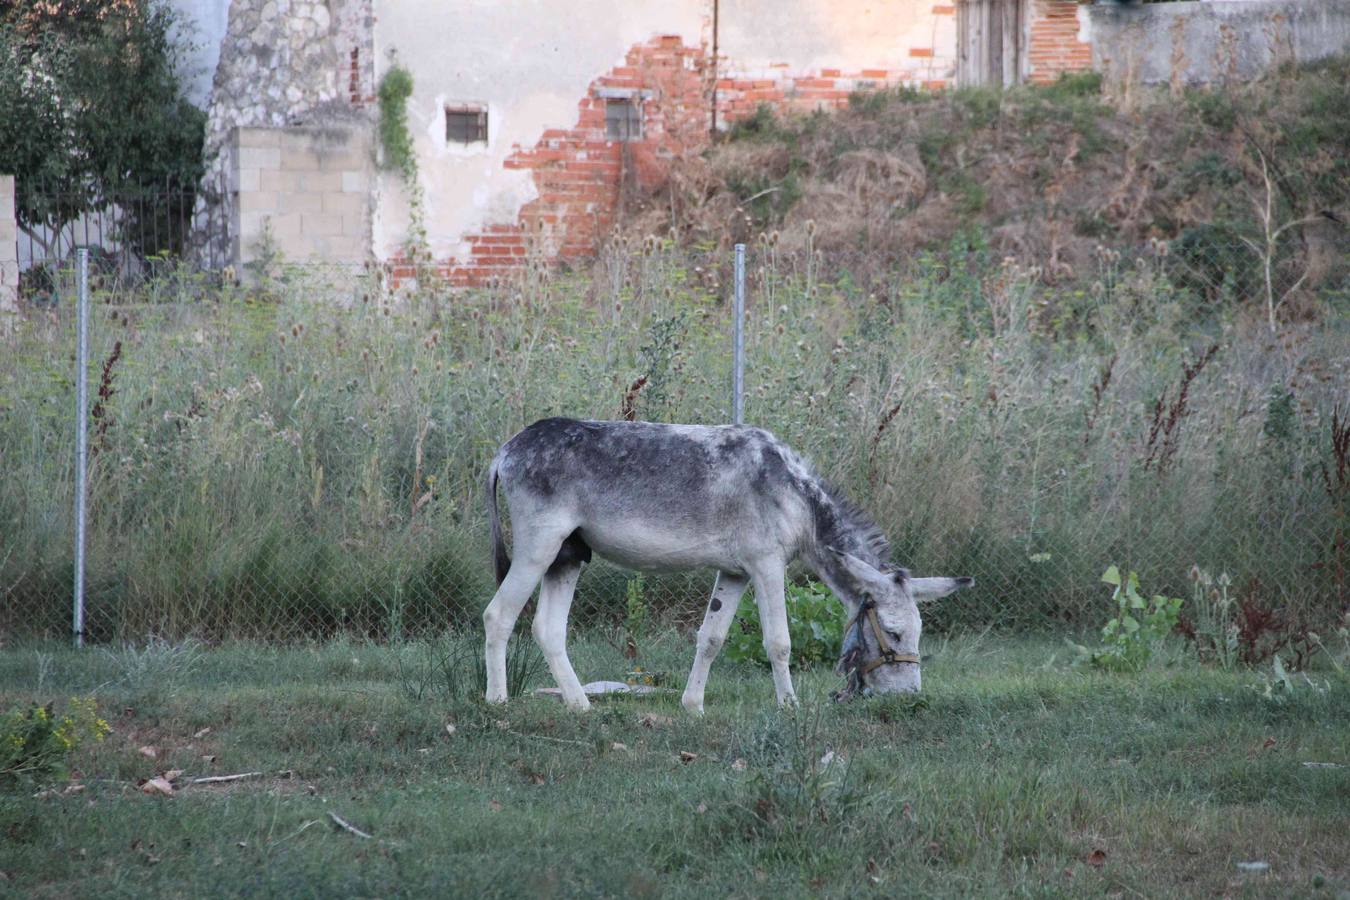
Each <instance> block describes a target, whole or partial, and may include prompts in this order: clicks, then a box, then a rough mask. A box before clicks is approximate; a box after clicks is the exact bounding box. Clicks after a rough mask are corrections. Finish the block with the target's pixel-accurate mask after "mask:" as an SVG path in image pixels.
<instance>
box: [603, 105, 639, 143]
mask: <svg viewBox="0 0 1350 900" xmlns="http://www.w3.org/2000/svg"><path fill="white" fill-rule="evenodd" d="M605 136H606V137H608V138H609V139H610V140H611V141H640V140H642V107H640V106H638V102H637V100H636V99H633V100H606V101H605Z"/></svg>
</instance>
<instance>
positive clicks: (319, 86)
mask: <svg viewBox="0 0 1350 900" xmlns="http://www.w3.org/2000/svg"><path fill="white" fill-rule="evenodd" d="M373 27H374V20H373V16H372V12H371V0H314V2H309V0H233V2H232V3H231V5H230V13H229V24H228V26H227V29H226V35H225V39H224V41H223V43H222V44H221V47H220V60H219V62H218V63H217V65H216V71H215V77H214V79H213V82H212V88H211V103H210V108H209V110H208V113H207V127H206V144H205V147H204V154H205V157H206V159H207V161H208V162H207V164H208V168H207V173H206V176H205V177H204V178H203V180H202V191H201V192H200V195H199V198H198V201H197V210H196V219H197V222H198V228H199V233H200V234H201V235H203V238H202V240H205V239H206V238H205V235H207V234H211V233H215V234H216V235H217V237H216V240H217V241H218V242H219V244H220V246H217V247H216V248H215V250H216V252H215V254H214V255H215V256H216V257H217V258H220V257H223V256H225V255H226V253H227V252H228V248H229V247H230V246H231V245H233V246H238V245H239V241H240V238H241V237H242V236H241V235H238V234H226V233H225V232H224V231H223V230H220V229H211V228H208V227H207V220H208V216H209V213H210V210H209V209H208V207H210V206H213V205H219V204H225V205H226V206H228V204H229V202H231V198H230V197H222V196H220V191H219V190H218V189H216V187H215V186H216V185H217V184H219V183H220V179H221V176H222V175H223V174H224V173H225V172H226V169H227V164H226V159H225V157H226V154H225V153H224V152H223V151H225V149H226V146H227V143H228V142H229V141H230V140H231V135H232V134H233V133H234V131H235V129H238V128H282V127H286V126H290V125H338V126H340V125H343V124H344V123H354V122H359V121H365V120H366V119H367V114H366V112H365V110H364V107H365V103H366V101H367V100H368V98H370V97H372V96H373V95H374V91H375V88H374V67H373V55H372V51H371V46H372V38H371V34H372V29H373ZM354 101H355V102H354ZM235 223H237V220H235ZM236 227H237V225H236ZM209 255H211V254H207V253H203V256H204V257H206V256H209Z"/></svg>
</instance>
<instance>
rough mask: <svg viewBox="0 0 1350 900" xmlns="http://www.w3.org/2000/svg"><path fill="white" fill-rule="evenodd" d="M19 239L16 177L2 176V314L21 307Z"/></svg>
mask: <svg viewBox="0 0 1350 900" xmlns="http://www.w3.org/2000/svg"><path fill="white" fill-rule="evenodd" d="M18 238H19V222H18V219H16V218H15V216H14V176H13V175H0V312H11V311H13V310H14V309H16V308H17V307H18V305H19V245H18Z"/></svg>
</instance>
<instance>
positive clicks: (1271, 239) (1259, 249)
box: [1240, 141, 1321, 334]
mask: <svg viewBox="0 0 1350 900" xmlns="http://www.w3.org/2000/svg"><path fill="white" fill-rule="evenodd" d="M1252 148H1253V149H1254V150H1255V151H1256V155H1257V158H1258V159H1260V161H1261V182H1262V184H1263V186H1264V192H1263V196H1261V197H1253V198H1251V200H1252V206H1254V207H1255V208H1256V215H1257V217H1258V218H1259V219H1260V221H1261V243H1257V242H1256V241H1254V240H1252V239H1251V238H1249V237H1246V236H1245V235H1240V237H1241V238H1242V242H1243V243H1244V244H1246V245H1247V246H1248V247H1250V248H1251V250H1252V252H1254V253H1255V254H1256V255H1257V257H1258V258H1259V259H1260V260H1261V272H1262V276H1263V278H1264V286H1265V300H1266V318H1267V320H1268V322H1269V325H1270V330H1271V333H1272V334H1273V333H1274V332H1275V314H1276V313H1277V312H1278V311H1279V309H1280V307H1282V306H1284V304H1285V301H1287V300H1288V299H1289V298H1290V297H1291V296H1292V295H1293V294H1294V292H1295V291H1297V290H1298V289H1299V288H1300V287H1302V286H1303V282H1304V281H1306V280H1307V278H1308V268H1307V265H1306V264H1305V265H1304V267H1303V272H1302V274H1300V275H1299V276H1298V279H1297V280H1296V281H1295V282H1294V283H1293V284H1292V285H1290V286H1289V288H1288V289H1287V290H1285V291H1284V292H1283V293H1281V294H1280V299H1279V300H1276V299H1275V285H1274V268H1275V251H1276V249H1277V247H1278V245H1279V241H1280V238H1281V236H1283V235H1284V233H1285V232H1286V231H1289V230H1290V229H1291V228H1301V227H1302V226H1304V225H1311V224H1312V223H1314V222H1318V221H1320V220H1321V216H1320V215H1310V216H1301V217H1300V218H1297V219H1292V220H1290V221H1288V222H1285V223H1284V224H1283V225H1276V224H1275V218H1276V217H1275V182H1274V181H1273V180H1272V179H1271V177H1270V166H1269V165H1268V164H1267V163H1266V153H1265V151H1264V150H1262V149H1261V148H1260V147H1259V146H1257V144H1256V143H1255V141H1252Z"/></svg>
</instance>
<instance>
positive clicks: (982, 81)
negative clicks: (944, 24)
mask: <svg viewBox="0 0 1350 900" xmlns="http://www.w3.org/2000/svg"><path fill="white" fill-rule="evenodd" d="M1023 9H1024V2H1023V0H958V2H957V5H956V44H957V58H956V83H957V84H959V85H961V86H962V87H976V86H979V85H1002V86H1003V87H1009V86H1011V85H1014V84H1017V83H1018V82H1019V81H1021V80H1022V51H1023V44H1024V39H1023Z"/></svg>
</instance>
